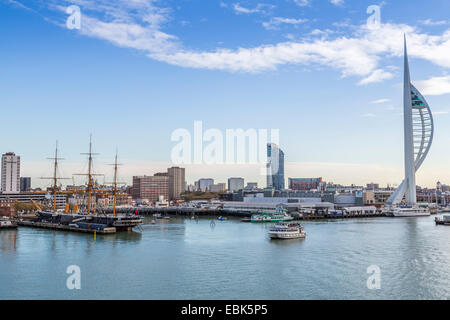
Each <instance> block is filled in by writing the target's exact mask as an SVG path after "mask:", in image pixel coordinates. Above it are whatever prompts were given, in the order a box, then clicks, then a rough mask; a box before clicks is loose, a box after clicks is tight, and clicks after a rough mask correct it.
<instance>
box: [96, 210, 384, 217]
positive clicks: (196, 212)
mask: <svg viewBox="0 0 450 320" xmlns="http://www.w3.org/2000/svg"><path fill="white" fill-rule="evenodd" d="M104 212H105V213H112V209H104ZM116 212H118V213H128V214H129V213H134V214H138V215H142V216H146V215H152V214H156V213H158V214H162V215H175V216H198V217H203V216H224V217H237V218H249V217H251V215H252V214H254V213H255V212H246V211H236V210H226V209H200V208H181V207H173V208H149V207H138V208H135V207H118V208H116ZM290 214H291V215H292V216H293V217H294V219H295V220H324V219H351V218H376V217H385V216H386V215H385V214H384V213H382V212H375V213H370V214H369V213H360V214H358V213H343V214H340V215H336V214H329V213H327V212H323V211H321V212H316V213H312V214H301V213H300V214H299V213H292V212H291V213H290Z"/></svg>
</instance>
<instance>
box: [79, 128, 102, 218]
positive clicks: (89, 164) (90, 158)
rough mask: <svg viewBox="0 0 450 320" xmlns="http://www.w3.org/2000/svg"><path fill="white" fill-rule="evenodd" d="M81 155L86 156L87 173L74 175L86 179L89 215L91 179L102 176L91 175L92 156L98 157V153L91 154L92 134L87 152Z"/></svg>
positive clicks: (91, 189) (88, 211) (89, 211)
mask: <svg viewBox="0 0 450 320" xmlns="http://www.w3.org/2000/svg"><path fill="white" fill-rule="evenodd" d="M81 154H82V155H87V156H88V162H89V163H88V173H87V174H85V173H77V174H75V175H78V176H87V177H88V185H87V190H86V191H87V193H88V208H87V209H88V210H87V213H88V214H89V213H91V195H92V191H93V181H92V180H93V177H94V176H101V175H102V174H95V173H93V169H92V159H93V157H92V156H94V155H98V153H93V152H92V134H91V135H90V136H89V152H88V153H81Z"/></svg>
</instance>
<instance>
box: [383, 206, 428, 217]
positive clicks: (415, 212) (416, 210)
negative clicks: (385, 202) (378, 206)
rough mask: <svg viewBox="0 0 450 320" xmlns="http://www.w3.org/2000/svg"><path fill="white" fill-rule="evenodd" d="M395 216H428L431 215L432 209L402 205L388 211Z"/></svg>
mask: <svg viewBox="0 0 450 320" xmlns="http://www.w3.org/2000/svg"><path fill="white" fill-rule="evenodd" d="M387 214H388V215H391V216H393V217H427V216H430V214H431V213H430V209H428V208H421V207H417V206H414V207H410V206H400V207H395V208H392V209H390V210H388V211H387Z"/></svg>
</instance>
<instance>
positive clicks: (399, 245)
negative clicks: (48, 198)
mask: <svg viewBox="0 0 450 320" xmlns="http://www.w3.org/2000/svg"><path fill="white" fill-rule="evenodd" d="M145 223H146V224H144V225H143V226H142V228H140V230H139V229H136V230H137V232H131V233H118V234H113V235H97V236H96V239H95V240H94V236H93V235H91V234H78V233H68V232H61V231H49V230H41V229H33V228H23V227H21V228H19V229H17V230H3V231H0V299H448V298H449V297H450V247H449V240H450V227H447V226H436V225H435V223H434V217H421V218H371V219H348V220H337V221H304V222H303V226H304V228H305V231H306V233H307V237H306V239H304V240H301V239H297V240H286V241H283V240H275V241H274V240H270V239H269V238H268V234H267V232H268V229H269V228H270V226H271V224H251V223H242V222H240V221H239V220H227V221H217V220H213V218H204V219H199V220H191V219H185V218H173V219H172V220H171V221H161V220H158V221H157V223H156V224H154V225H152V224H150V219H146V222H145ZM70 265H77V266H79V267H80V270H81V289H79V290H76V289H75V290H69V289H68V288H67V287H66V280H67V278H68V277H69V274H67V273H66V269H67V267H68V266H70ZM373 265H376V266H378V267H379V268H380V271H381V273H380V277H379V279H380V282H379V283H380V289H369V288H368V286H367V279H368V278H369V277H370V276H371V274H369V273H367V268H368V267H369V266H373Z"/></svg>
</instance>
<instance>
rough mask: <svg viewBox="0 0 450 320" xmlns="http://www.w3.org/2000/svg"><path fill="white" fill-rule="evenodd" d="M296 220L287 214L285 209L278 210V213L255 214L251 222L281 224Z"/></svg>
mask: <svg viewBox="0 0 450 320" xmlns="http://www.w3.org/2000/svg"><path fill="white" fill-rule="evenodd" d="M292 220H294V218H293V217H292V216H291V215H289V214H287V213H286V210H284V209H277V211H276V212H264V211H263V212H261V213H259V214H254V215H252V216H251V218H250V222H279V221H292Z"/></svg>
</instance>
